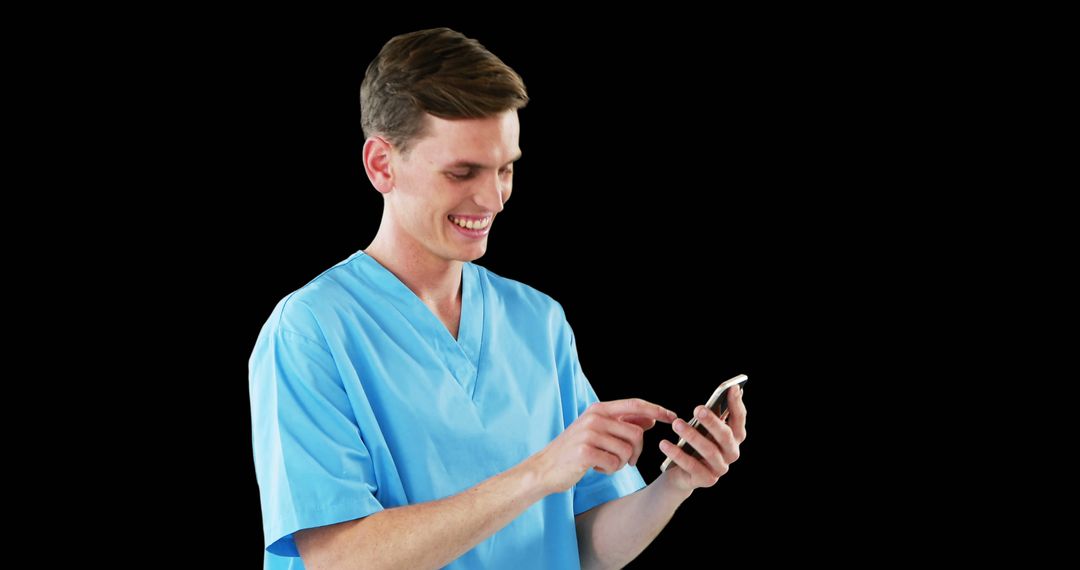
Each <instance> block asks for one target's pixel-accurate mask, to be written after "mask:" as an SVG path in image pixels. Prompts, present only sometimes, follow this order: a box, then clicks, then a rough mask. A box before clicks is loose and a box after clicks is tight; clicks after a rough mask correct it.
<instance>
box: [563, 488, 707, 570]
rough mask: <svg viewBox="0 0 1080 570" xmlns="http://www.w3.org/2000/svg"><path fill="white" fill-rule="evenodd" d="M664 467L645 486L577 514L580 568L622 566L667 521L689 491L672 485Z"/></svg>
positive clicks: (643, 546) (637, 553)
mask: <svg viewBox="0 0 1080 570" xmlns="http://www.w3.org/2000/svg"><path fill="white" fill-rule="evenodd" d="M672 472H674V469H668V470H667V471H665V472H664V473H662V474H660V477H658V478H657V479H656V481H653V482H652V483H651V484H650V485H649V486H648V487H645V488H644V489H642V490H640V491H638V492H637V493H634V494H632V495H627V496H625V497H622V498H621V499H617V500H614V501H610V502H607V503H604V504H602V505H600V506H598V507H596V508H594V509H590V510H588V511H585V512H584V513H581V514H580V515H578V516H577V518H576V520H577V535H578V552H579V554H580V556H581V567H582V568H590V569H592V568H622V567H623V566H626V565H627V564H629V563H630V561H631V560H633V559H635V558H637V556H638V555H639V554H641V551H643V550H645V547H646V546H648V545H649V544H651V543H652V541H653V540H655V539H656V537H657V535H659V534H660V531H661V530H663V529H664V527H665V526H667V524H668V522H669V521H671V517H672V516H673V515H674V514H675V510H676V509H678V508H679V505H681V504H682V503H683V501H685V500H686V498H687V497H689V496H690V493H691V491H686V490H684V489H679V488H676V487H675V486H674V485H672V484H671V482H670V481H669V480H668V479H669V476H668V473H672Z"/></svg>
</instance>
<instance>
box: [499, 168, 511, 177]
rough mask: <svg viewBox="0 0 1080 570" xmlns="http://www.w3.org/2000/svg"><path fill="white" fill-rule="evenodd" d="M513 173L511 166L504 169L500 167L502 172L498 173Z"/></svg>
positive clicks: (506, 174)
mask: <svg viewBox="0 0 1080 570" xmlns="http://www.w3.org/2000/svg"><path fill="white" fill-rule="evenodd" d="M513 173H514V169H513V168H504V169H502V172H501V173H500V174H502V175H503V176H508V175H510V174H513Z"/></svg>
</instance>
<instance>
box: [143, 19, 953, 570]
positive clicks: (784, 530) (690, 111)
mask: <svg viewBox="0 0 1080 570" xmlns="http://www.w3.org/2000/svg"><path fill="white" fill-rule="evenodd" d="M823 18H824V19H825V20H826V21H827V20H828V15H823ZM328 21H329V20H319V21H318V22H317V23H315V24H313V25H311V26H308V25H307V24H308V21H307V20H303V21H296V22H293V21H290V20H289V15H288V14H279V15H275V16H274V17H272V18H269V19H267V20H263V19H260V18H255V17H253V18H252V19H250V20H238V21H232V22H233V23H232V24H231V26H222V27H221V29H216V30H213V31H212V32H207V35H206V36H205V37H204V36H199V35H197V34H196V35H195V36H193V37H190V38H186V40H185V42H181V43H179V44H178V45H177V46H175V49H174V50H172V51H171V52H170V53H169V54H168V55H167V56H166V57H165V60H166V61H167V62H168V65H161V66H158V67H159V69H160V68H164V69H168V70H169V72H168V73H164V74H161V73H157V74H154V75H153V76H152V78H150V76H148V78H147V81H146V82H145V83H144V84H143V86H142V89H145V90H146V92H147V93H150V94H153V95H155V96H156V98H154V99H152V100H154V101H160V102H161V107H160V108H157V109H154V111H155V112H154V115H153V116H154V117H157V119H155V121H157V122H154V123H152V124H151V125H149V126H148V127H147V128H148V129H152V130H156V131H162V132H176V133H177V141H173V142H171V143H165V144H162V145H161V146H160V147H159V148H153V149H152V150H145V149H144V150H143V153H144V154H143V155H144V156H146V157H147V165H156V164H162V165H168V166H167V167H166V166H163V167H162V168H153V166H151V168H148V169H147V172H150V173H152V174H150V175H148V180H147V182H149V183H150V184H153V185H154V186H155V187H156V188H160V189H163V191H164V193H166V194H167V195H168V196H170V197H172V198H173V199H174V201H173V202H172V203H171V204H170V205H168V206H166V208H169V209H170V213H172V214H176V213H181V214H182V216H183V220H184V221H183V222H181V223H179V224H176V222H174V221H169V222H165V221H164V220H165V218H166V217H169V218H170V219H171V216H165V215H162V216H160V218H159V217H157V216H155V215H153V214H150V215H148V216H146V217H144V218H142V219H141V221H140V223H141V224H146V225H147V226H155V225H157V224H159V223H160V224H161V227H157V228H154V231H157V232H160V231H165V232H167V233H172V234H173V237H174V238H175V239H174V240H172V242H171V243H170V245H169V247H168V250H167V251H168V252H169V254H170V255H169V257H168V259H169V263H168V264H167V267H164V268H161V267H156V269H163V274H162V275H161V276H160V278H159V279H158V282H159V283H163V286H162V287H161V291H162V294H163V295H168V296H169V302H168V303H167V306H168V307H169V308H168V309H167V310H166V313H167V314H166V317H167V318H168V319H169V320H170V322H172V323H174V324H175V325H176V326H174V327H172V328H173V330H174V331H183V333H182V334H178V335H177V338H176V339H175V340H174V339H172V338H171V337H170V338H169V340H168V341H166V342H162V343H161V344H160V345H159V348H158V351H157V352H159V353H160V352H162V351H169V352H177V351H178V352H180V353H182V354H184V355H186V356H185V358H184V359H183V362H182V364H180V365H179V366H178V369H177V370H176V372H175V373H176V378H175V379H174V382H173V383H170V384H169V386H168V387H167V388H166V391H167V393H168V394H169V398H170V399H173V400H175V401H176V402H183V403H184V405H185V406H186V407H184V411H183V412H180V413H182V414H183V416H178V417H177V418H176V420H177V421H176V423H175V424H174V425H176V426H179V427H177V429H178V431H180V432H181V436H182V438H183V439H184V444H183V445H182V446H181V447H180V448H179V449H180V453H179V454H177V455H174V454H173V452H172V450H161V452H160V453H161V454H162V455H163V457H165V458H164V459H163V461H164V462H165V463H167V464H170V470H171V471H170V472H171V473H173V474H174V476H175V479H176V480H177V483H170V484H169V485H168V489H167V490H166V493H168V494H171V495H172V500H174V501H175V502H176V503H177V504H178V508H180V509H182V510H183V511H185V512H187V511H190V512H193V513H199V516H200V517H202V518H203V519H204V521H205V522H204V524H203V525H202V527H201V528H200V530H199V531H198V533H197V536H196V537H194V538H193V540H196V541H199V543H201V544H205V545H209V547H211V548H213V549H215V550H216V551H218V552H225V553H229V555H230V557H231V556H235V557H236V559H237V564H238V567H241V566H242V567H255V566H256V565H258V564H259V563H260V562H259V561H260V560H261V557H262V533H261V523H260V510H259V501H258V488H257V485H256V482H255V475H254V468H253V463H252V458H251V445H250V423H249V422H250V415H249V411H248V396H247V383H246V378H247V370H246V367H247V358H248V356H249V354H250V351H251V349H252V346H253V344H254V341H255V338H256V335H257V333H258V330H259V328H260V326H261V325H262V323H263V321H264V320H265V319H266V318H267V317H268V316H269V313H270V311H271V309H272V308H273V306H274V304H275V303H276V302H277V301H278V300H279V299H280V298H282V297H283V296H285V295H287V294H288V293H289V292H291V291H293V290H295V289H296V288H298V287H301V286H303V285H304V284H305V283H306V282H307V281H308V280H310V279H312V278H313V277H315V276H316V275H318V274H319V273H320V272H321V271H322V270H324V269H326V268H328V267H330V266H331V265H333V264H335V263H336V262H338V261H340V260H342V259H344V258H345V257H347V256H348V255H350V254H351V253H353V252H355V251H356V250H358V249H362V248H364V247H366V246H367V245H368V243H369V242H370V240H371V238H372V237H373V236H374V234H375V231H376V229H377V227H378V222H379V216H380V212H381V199H380V198H379V196H378V194H377V193H376V192H375V190H374V189H372V188H371V187H370V185H369V183H368V182H367V180H366V177H365V176H364V172H363V168H362V165H361V163H360V150H361V147H362V144H363V135H362V133H361V130H360V116H359V103H358V88H359V84H360V81H361V79H362V77H363V71H364V69H365V68H366V66H367V64H368V63H369V62H370V60H371V59H372V58H373V57H374V56H375V54H376V53H377V52H378V50H379V48H380V47H381V46H382V44H383V43H384V42H385V41H386V40H388V39H389V38H390V37H392V36H394V35H396V34H398V33H403V32H407V31H412V30H415V29H421V28H426V27H434V26H442V25H446V26H449V27H452V28H454V29H457V30H458V31H461V32H463V33H465V34H466V35H468V36H470V37H474V38H476V39H478V40H480V41H481V43H483V44H484V45H485V46H486V47H488V48H489V49H490V50H491V51H492V52H494V53H495V54H496V55H498V56H499V57H501V58H502V59H503V60H504V61H505V62H506V63H508V64H509V65H510V66H512V67H513V68H515V69H516V70H517V71H518V72H519V73H520V74H521V75H522V76H523V78H524V79H525V82H526V85H527V87H528V89H529V94H530V96H531V99H532V101H531V103H530V104H529V106H528V107H527V108H525V109H524V110H522V111H521V113H520V118H521V125H522V133H521V148H522V150H523V152H524V158H523V159H522V160H521V161H520V162H519V163H518V164H517V166H516V171H515V181H514V195H513V198H512V200H511V201H510V202H509V203H508V204H507V208H506V210H505V212H503V213H502V214H501V215H500V218H499V224H497V227H496V228H495V229H494V230H493V232H492V234H491V237H490V239H489V249H488V253H487V255H486V256H484V257H483V258H482V259H480V260H479V261H478V263H479V264H481V265H483V266H485V267H487V268H488V269H490V270H492V271H494V272H495V273H498V274H500V275H503V276H506V277H510V278H513V279H516V280H519V281H522V282H524V283H527V284H529V285H532V286H533V287H536V288H538V289H540V290H541V291H544V292H545V293H548V294H550V295H551V296H553V297H554V298H555V299H556V300H558V301H559V302H560V303H562V305H563V306H564V307H565V309H566V313H567V316H568V318H569V321H570V323H571V325H572V326H573V327H574V330H575V333H576V335H577V341H578V347H579V351H580V356H581V359H582V363H583V366H584V369H585V372H586V374H587V375H588V376H589V378H590V380H591V381H592V383H593V386H594V387H595V389H596V391H597V393H598V394H599V396H600V398H601V399H617V398H624V397H641V398H645V399H647V400H650V401H654V402H657V403H660V404H662V405H664V406H667V407H669V408H671V409H673V410H676V411H677V412H678V413H680V414H681V415H682V416H684V417H686V416H687V415H688V413H689V412H690V411H691V410H692V409H693V407H694V406H695V405H696V404H698V403H702V402H703V401H704V399H705V398H707V397H708V395H709V394H710V393H711V391H712V390H713V388H714V387H715V385H716V384H717V383H718V382H719V381H721V380H723V379H726V378H728V377H730V376H732V375H734V374H737V373H746V374H748V375H749V376H750V382H749V384H748V386H747V390H746V403H747V405H748V407H749V409H750V420H749V423H748V431H749V438H748V440H747V442H746V443H745V444H744V445H743V447H742V453H743V455H742V458H741V459H740V460H739V462H738V463H737V464H735V465H734V466H733V469H732V470H731V472H730V474H728V475H727V476H725V477H724V478H723V479H722V480H721V481H720V483H719V484H718V485H717V486H716V487H715V488H712V489H704V490H699V491H698V492H696V493H695V494H694V495H693V496H692V497H691V499H690V500H689V501H688V502H687V503H686V504H684V506H683V507H682V508H681V509H680V510H679V512H678V513H677V514H676V517H675V519H674V520H673V522H672V523H671V524H670V525H669V526H668V528H667V529H666V530H665V531H664V532H663V533H662V534H661V535H660V537H659V538H658V539H657V541H656V542H655V543H654V544H653V545H652V546H650V547H649V548H648V549H647V550H646V551H645V553H644V554H643V555H642V556H641V558H639V560H638V561H636V562H635V563H634V564H632V566H631V567H639V568H651V567H657V566H660V565H661V564H664V563H665V562H664V561H665V560H669V559H670V557H675V558H677V559H679V560H681V561H683V562H685V561H686V560H688V557H689V556H690V555H689V554H688V553H691V552H696V550H695V548H706V552H713V551H712V550H709V549H715V553H714V554H705V555H704V558H705V559H707V560H708V559H715V558H717V557H723V558H726V559H738V558H741V557H744V556H745V557H747V558H753V559H755V560H757V561H766V560H769V559H770V558H773V557H776V558H777V559H781V560H785V559H789V558H786V557H788V556H789V555H790V554H791V553H792V552H795V553H797V554H798V555H801V556H805V557H816V556H821V555H825V556H828V557H829V559H830V560H837V559H842V558H845V557H847V556H853V555H852V554H851V553H850V552H849V550H848V549H847V546H848V545H850V544H856V543H857V544H859V545H861V546H863V547H867V546H873V545H874V544H877V543H879V542H880V543H884V542H888V541H890V540H892V539H890V538H888V537H887V536H886V535H885V533H883V532H881V531H880V530H879V526H878V524H879V523H880V522H881V521H883V520H885V519H888V518H890V517H891V515H888V514H887V513H891V512H894V510H895V509H897V508H900V507H904V502H905V500H906V499H907V498H908V496H909V495H910V493H911V491H910V489H912V488H914V487H915V482H914V481H913V480H912V479H913V478H914V477H917V476H914V475H908V474H905V475H904V477H903V478H904V479H906V481H905V483H904V484H903V485H896V484H894V483H893V481H894V480H895V477H896V465H895V463H894V462H895V461H896V459H895V455H894V454H895V453H896V448H895V447H894V446H891V445H887V444H886V441H887V440H889V439H890V436H889V433H890V432H891V431H892V430H894V429H896V428H895V427H893V428H890V427H889V426H890V425H892V422H891V421H890V419H891V418H893V417H894V416H891V414H892V413H893V411H894V409H893V408H891V407H889V406H887V405H886V403H885V402H886V401H887V397H888V396H889V394H888V391H887V390H884V389H883V388H882V387H883V386H889V385H893V383H894V382H895V381H896V380H897V379H900V378H903V377H904V376H905V375H906V374H908V373H909V372H910V370H909V369H907V368H906V367H908V366H910V365H908V364H904V362H905V358H904V357H905V355H906V354H908V355H909V354H911V353H912V352H916V351H919V350H923V349H925V348H927V347H919V346H913V345H911V344H906V345H903V346H897V345H896V344H894V342H893V341H892V340H890V337H889V331H890V329H891V328H892V327H894V326H897V325H896V323H898V322H903V321H904V320H905V319H909V318H912V314H913V313H912V311H914V310H915V307H916V302H915V300H916V299H917V298H918V291H919V284H918V282H917V281H915V280H913V279H912V277H911V275H910V274H909V273H907V272H905V271H903V270H902V269H900V268H901V267H903V266H904V264H905V263H906V258H905V256H907V255H910V253H905V249H904V248H902V247H900V245H901V241H902V240H899V238H898V235H900V234H899V232H896V231H894V230H895V229H897V228H898V227H900V225H902V224H903V215H902V212H903V211H904V209H905V207H906V204H909V203H910V202H912V201H913V200H915V196H914V195H913V190H912V181H913V180H917V179H918V178H919V177H920V176H921V174H920V173H919V171H918V169H917V168H915V167H914V165H913V160H914V159H913V158H912V157H913V156H915V155H918V154H919V152H923V151H918V150H912V147H911V143H910V139H909V136H910V134H911V133H912V132H914V131H917V130H918V129H919V125H920V124H921V122H922V121H923V120H924V119H925V117H924V115H923V114H922V113H923V112H924V111H925V110H926V109H925V106H923V105H922V104H920V103H919V101H920V95H919V93H920V92H921V91H923V90H925V89H926V85H927V84H926V81H931V82H932V79H926V80H924V81H923V82H919V81H912V80H911V77H910V75H908V73H907V72H908V70H907V69H906V68H905V65H906V64H904V63H903V62H904V61H909V60H908V59H907V58H909V56H911V55H912V50H915V49H917V45H918V42H907V43H893V42H889V41H881V40H880V37H879V34H880V33H882V32H883V31H884V30H883V29H882V28H878V27H875V26H870V27H865V28H862V29H859V30H853V29H847V28H846V27H844V26H842V25H836V26H826V27H820V26H803V25H801V23H800V22H798V21H792V20H791V19H788V20H771V19H767V20H764V21H760V22H755V23H753V24H752V25H750V24H748V26H745V27H744V26H741V25H740V22H739V21H738V20H735V21H729V22H725V23H724V24H723V25H719V24H717V23H716V22H714V21H711V20H702V21H699V22H697V23H690V22H681V23H679V24H678V25H671V24H668V23H665V22H659V21H657V22H651V21H649V19H648V18H647V17H644V16H641V17H639V18H638V19H637V22H636V23H633V24H615V23H613V22H609V21H606V20H591V21H581V20H575V21H574V22H570V23H568V22H567V21H562V22H559V23H556V24H539V23H538V24H536V25H534V26H521V25H519V24H513V23H509V22H507V23H498V24H497V23H489V24H481V23H479V22H478V21H476V20H474V19H466V18H461V17H458V18H435V17H431V18H425V17H416V18H400V17H399V18H379V17H373V16H372V17H366V18H359V19H350V20H348V21H339V22H337V23H336V24H334V25H328V24H327V22H328ZM208 25H209V26H210V27H211V28H213V25H212V24H208ZM193 46H197V47H198V56H197V57H194V56H191V55H190V54H189V53H187V52H186V51H185V50H186V49H187V48H189V47H193ZM166 155H167V156H166ZM924 158H925V160H924V161H923V162H924V163H925V162H926V161H927V160H932V157H929V158H926V157H924ZM159 161H160V163H159ZM150 176H152V178H150ZM898 213H899V214H898ZM898 219H899V220H900V221H898ZM177 243H178V244H179V245H177ZM908 251H910V250H908ZM160 317H161V315H160V314H155V315H147V316H146V319H147V320H148V321H151V320H157V319H159V318H160ZM196 332H198V338H202V339H205V340H204V341H200V342H198V343H194V342H192V341H191V338H192V336H191V335H192V334H193V333H196ZM150 356H152V355H150ZM661 437H667V438H672V433H671V432H670V431H669V430H668V429H667V428H665V427H663V426H660V427H658V428H657V429H655V430H654V431H652V432H650V433H649V434H648V435H647V439H646V451H645V453H644V455H643V456H642V459H641V462H640V469H641V472H642V474H643V475H644V477H645V479H646V481H651V480H652V479H654V478H655V477H656V476H657V475H658V473H659V469H658V467H659V464H660V463H661V461H662V459H663V456H662V454H661V453H660V452H659V450H658V449H657V447H656V446H657V444H658V442H659V438H661ZM825 520H827V521H829V522H828V523H827V524H826V523H824V522H823V521H825ZM748 536H749V537H754V539H753V540H751V541H749V542H747V541H746V537H748ZM757 538H765V539H767V542H765V543H764V544H765V546H756V545H759V544H762V542H758V541H757ZM694 558H697V559H699V560H700V559H701V558H699V557H697V556H696V555H695V556H694ZM808 559H809V558H808Z"/></svg>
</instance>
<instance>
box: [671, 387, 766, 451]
mask: <svg viewBox="0 0 1080 570" xmlns="http://www.w3.org/2000/svg"><path fill="white" fill-rule="evenodd" d="M747 380H749V377H748V376H747V375H746V374H739V375H738V376H736V377H734V378H731V379H730V380H724V381H723V382H721V383H720V385H719V386H718V387H717V388H716V390H714V391H713V393H712V396H710V397H709V401H708V403H706V404H705V407H706V408H709V409H710V410H712V411H713V413H714V414H716V415H718V416H720V419H721V420H726V419H727V416H728V403H727V402H728V398H727V391H728V388H731V387H732V386H738V385H741V384H744V383H746V381H747ZM687 423H689V424H690V427H692V428H695V429H697V430H698V431H699V432H701V434H702V435H704V436H705V437H709V430H708V429H707V428H706V427H705V426H703V425H701V422H699V421H698V419H697V416H694V418H693V419H691V420H690V421H689V422H687ZM685 445H686V438H679V443H678V447H684V446H685ZM687 453H689V454H690V455H691V456H693V457H695V458H697V459H701V454H699V453H698V452H697V450H696V449H694V446H692V445H691V446H690V447H689V449H688V450H687ZM671 463H672V461H671V458H670V457H668V458H667V459H665V460H664V464H663V465H661V466H660V471H661V472H664V471H667V468H668V466H670V465H671Z"/></svg>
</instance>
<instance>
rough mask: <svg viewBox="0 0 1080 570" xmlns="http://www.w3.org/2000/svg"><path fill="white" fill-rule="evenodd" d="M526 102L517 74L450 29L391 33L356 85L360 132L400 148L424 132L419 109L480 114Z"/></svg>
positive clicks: (453, 115)
mask: <svg viewBox="0 0 1080 570" xmlns="http://www.w3.org/2000/svg"><path fill="white" fill-rule="evenodd" d="M528 102H529V96H528V95H527V94H526V93H525V83H524V82H523V81H522V80H521V76H519V75H518V74H517V73H516V72H515V71H514V70H513V69H510V66H508V65H506V64H505V63H503V62H502V60H500V59H499V58H498V57H495V54H493V53H491V52H490V51H488V50H487V48H485V47H484V46H482V45H480V42H478V41H476V40H474V39H470V38H467V37H465V36H464V35H462V34H461V33H459V32H455V31H454V30H451V29H449V28H435V29H431V30H421V31H418V32H411V33H408V34H402V35H400V36H395V37H394V38H391V39H390V41H388V42H386V45H384V46H383V48H382V50H380V51H379V55H377V56H375V59H374V60H372V62H371V65H369V66H368V68H367V73H365V74H364V81H363V83H361V84H360V114H361V117H362V121H361V124H362V126H363V128H364V136H365V137H371V136H374V135H380V136H382V137H384V138H385V139H386V140H388V141H389V142H390V144H392V145H394V146H396V147H398V148H399V149H401V150H402V151H403V152H404V151H406V150H407V149H408V146H409V144H410V143H411V142H412V141H414V140H415V139H416V138H418V137H420V136H421V135H422V134H423V130H424V113H430V114H432V115H434V116H436V117H439V118H442V119H479V118H483V117H490V116H492V115H496V114H498V113H502V112H504V111H509V110H512V109H513V110H516V109H520V108H522V107H524V106H525V104H526V103H528Z"/></svg>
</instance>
